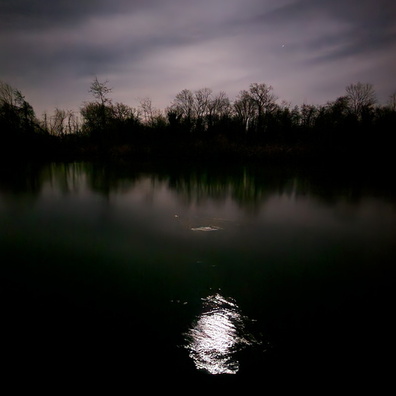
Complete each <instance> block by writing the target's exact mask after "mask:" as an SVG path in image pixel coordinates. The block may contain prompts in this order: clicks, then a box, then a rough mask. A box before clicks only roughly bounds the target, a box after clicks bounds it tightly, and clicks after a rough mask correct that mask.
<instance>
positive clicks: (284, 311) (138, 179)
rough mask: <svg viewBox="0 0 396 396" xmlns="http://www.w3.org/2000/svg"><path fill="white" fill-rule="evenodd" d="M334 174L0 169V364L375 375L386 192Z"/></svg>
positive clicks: (180, 374)
mask: <svg viewBox="0 0 396 396" xmlns="http://www.w3.org/2000/svg"><path fill="white" fill-rule="evenodd" d="M342 175H343V174H342V173H341V174H340V173H338V174H336V175H335V174H332V173H329V172H327V173H326V172H322V171H320V172H319V171H317V172H306V171H304V172H302V171H299V172H297V171H296V170H290V169H287V170H286V169H281V168H268V167H264V166H262V167H254V168H251V167H239V166H235V168H233V169H230V168H227V169H224V168H220V167H212V168H204V167H200V168H197V167H195V168H181V169H179V168H178V167H173V168H169V169H165V168H164V167H162V168H151V169H150V170H147V169H146V170H142V169H141V168H137V167H136V166H126V165H125V166H118V167H114V166H110V165H108V164H107V165H106V164H86V163H70V164H49V165H42V166H38V165H24V166H21V167H20V168H18V167H16V168H14V169H13V170H12V171H7V172H5V171H2V172H1V184H0V219H1V228H0V262H1V274H2V281H1V283H2V294H1V298H2V305H3V309H2V312H3V325H2V326H3V329H4V330H5V336H4V338H3V347H4V348H3V349H4V354H3V356H4V357H3V360H4V361H6V363H7V366H8V369H9V373H10V375H16V376H17V377H18V376H28V375H31V376H32V377H34V378H35V381H38V382H39V383H40V381H42V382H43V383H47V382H48V381H49V377H50V378H58V379H59V381H64V380H65V378H67V379H68V381H69V382H70V381H74V380H76V379H77V378H80V379H81V378H83V379H84V380H86V381H87V379H90V381H93V383H95V384H98V383H100V382H101V380H103V379H104V378H116V380H117V381H118V382H123V383H125V382H127V383H129V382H130V381H133V382H134V383H140V382H144V383H146V384H151V385H154V384H156V383H157V384H158V383H159V381H160V383H161V384H162V386H165V385H164V384H167V383H169V384H171V385H172V384H173V386H175V384H178V383H179V381H182V380H188V381H189V384H190V385H189V387H190V388H189V390H191V389H194V387H195V386H198V385H202V384H204V385H205V386H211V387H213V386H217V385H218V386H219V387H220V388H222V389H223V390H225V389H227V387H229V388H230V389H236V388H235V387H236V386H242V387H243V388H245V389H247V388H248V387H249V386H250V385H253V384H254V385H257V384H259V385H260V386H262V388H263V390H265V389H268V388H269V387H270V386H276V387H277V388H282V387H283V386H285V387H286V386H290V385H291V383H293V384H295V386H296V387H302V388H306V387H308V386H312V385H313V384H316V383H320V384H321V386H322V387H323V386H324V385H323V384H330V383H331V384H333V385H334V384H341V383H345V381H348V383H349V384H351V385H352V386H357V385H362V386H363V387H364V386H365V385H366V384H368V383H369V382H370V383H375V384H380V383H384V382H386V381H387V379H388V376H389V375H390V374H389V372H388V364H387V358H388V355H389V354H390V346H391V339H392V338H393V329H394V328H393V326H392V323H393V318H392V316H393V301H394V272H395V271H394V262H395V257H396V254H395V253H396V248H395V247H396V246H395V231H396V206H395V199H394V197H395V195H394V191H393V190H392V188H390V187H389V186H390V184H389V183H388V184H387V183H383V181H381V182H377V179H376V178H375V177H374V178H373V175H371V177H370V178H367V177H365V176H364V175H363V176H362V175H343V176H342ZM37 373H41V374H40V375H38V374H37ZM43 373H45V374H43ZM59 381H58V384H59Z"/></svg>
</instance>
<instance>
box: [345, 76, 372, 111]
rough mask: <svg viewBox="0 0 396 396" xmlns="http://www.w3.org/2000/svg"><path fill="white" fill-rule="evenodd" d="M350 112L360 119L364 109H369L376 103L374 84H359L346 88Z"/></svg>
mask: <svg viewBox="0 0 396 396" xmlns="http://www.w3.org/2000/svg"><path fill="white" fill-rule="evenodd" d="M345 91H346V98H347V100H348V107H349V109H350V111H351V112H352V113H353V114H355V115H356V116H358V117H361V116H362V112H363V110H364V109H369V108H371V107H373V106H374V104H375V103H376V95H375V91H374V88H373V86H372V84H368V83H365V84H363V83H361V82H358V83H356V84H350V85H348V86H347V87H346V88H345Z"/></svg>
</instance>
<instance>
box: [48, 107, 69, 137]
mask: <svg viewBox="0 0 396 396" xmlns="http://www.w3.org/2000/svg"><path fill="white" fill-rule="evenodd" d="M66 119H67V112H66V110H61V109H58V108H56V109H55V111H54V115H53V116H52V117H50V121H49V132H50V134H51V135H57V136H61V135H63V134H64V132H65V125H64V123H65V120H66Z"/></svg>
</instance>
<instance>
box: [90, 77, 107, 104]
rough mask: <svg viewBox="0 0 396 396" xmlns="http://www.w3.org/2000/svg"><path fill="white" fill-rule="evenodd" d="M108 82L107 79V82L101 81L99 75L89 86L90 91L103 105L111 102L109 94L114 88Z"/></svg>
mask: <svg viewBox="0 0 396 396" xmlns="http://www.w3.org/2000/svg"><path fill="white" fill-rule="evenodd" d="M107 84H108V81H107V80H106V81H105V82H99V80H98V77H95V79H94V80H93V82H92V83H91V85H90V88H89V92H90V93H91V94H92V95H93V97H94V98H95V99H96V100H97V101H98V103H100V104H101V105H102V106H104V105H105V104H107V103H109V102H111V101H110V99H109V98H108V94H109V93H111V91H112V89H111V88H109V87H108V86H107Z"/></svg>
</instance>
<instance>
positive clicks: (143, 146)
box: [0, 79, 396, 163]
mask: <svg viewBox="0 0 396 396" xmlns="http://www.w3.org/2000/svg"><path fill="white" fill-rule="evenodd" d="M0 88H1V90H0V133H1V149H0V151H1V155H2V157H6V158H8V157H10V156H11V157H15V156H16V157H20V158H46V159H48V158H50V159H94V158H105V159H127V160H128V159H147V160H152V159H158V158H163V159H174V160H180V159H184V160H200V161H202V160H216V161H227V160H232V161H239V160H240V161H245V160H260V161H275V160H276V161H299V162H301V161H312V160H316V161H317V160H320V161H330V162H332V161H333V162H334V163H336V162H338V161H372V162H379V161H380V162H381V163H383V162H384V160H386V161H388V163H390V162H391V158H392V155H393V139H392V135H393V133H394V130H396V128H395V126H396V109H395V106H394V104H393V105H392V103H391V102H390V104H389V105H387V106H379V105H376V104H375V94H374V90H373V88H372V86H371V85H370V84H360V83H358V84H351V85H350V86H348V87H347V88H346V95H345V96H342V97H339V98H337V99H336V100H335V101H332V102H328V103H327V104H325V105H321V106H316V105H307V104H304V105H302V106H295V107H294V108H292V107H290V106H289V105H287V104H282V105H279V104H278V103H277V102H276V101H277V98H276V96H275V95H274V94H273V92H272V91H273V88H272V87H271V86H267V85H266V84H251V86H250V88H249V90H248V91H241V92H240V94H239V95H238V96H237V98H236V99H235V101H234V102H233V103H231V102H230V100H229V99H228V98H227V96H226V94H225V93H224V92H220V93H219V94H217V95H214V94H213V92H212V90H210V89H208V88H204V89H201V90H198V91H195V92H192V91H190V90H183V91H182V92H180V93H179V94H178V95H176V97H175V100H174V101H173V102H172V104H171V105H170V106H169V107H168V108H167V109H166V110H165V111H164V112H160V111H158V110H155V109H153V108H152V106H151V101H150V100H148V99H146V100H145V101H143V102H142V108H141V109H134V108H131V107H129V106H127V105H125V104H123V103H113V102H112V100H111V99H110V98H109V97H108V95H109V93H110V92H111V89H109V88H108V87H107V82H106V83H100V82H99V81H98V80H97V79H95V80H94V82H93V83H92V85H91V89H90V92H91V93H92V94H93V96H94V99H95V100H94V101H93V102H88V103H84V104H83V106H82V107H81V117H82V121H79V120H78V119H77V117H76V116H75V115H74V114H73V113H72V112H67V111H63V110H59V109H56V111H55V114H54V116H52V117H51V118H50V120H48V119H47V116H45V119H44V121H40V120H38V119H37V118H36V116H35V114H34V111H33V108H32V107H31V106H30V104H29V103H28V102H27V101H26V100H25V98H24V97H23V96H22V94H21V93H20V92H19V91H17V90H15V89H13V88H12V87H10V86H9V85H8V84H6V83H1V86H0ZM391 98H392V97H391Z"/></svg>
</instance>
